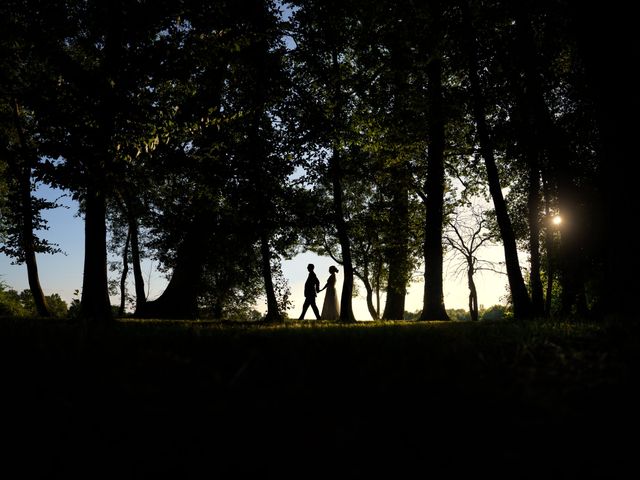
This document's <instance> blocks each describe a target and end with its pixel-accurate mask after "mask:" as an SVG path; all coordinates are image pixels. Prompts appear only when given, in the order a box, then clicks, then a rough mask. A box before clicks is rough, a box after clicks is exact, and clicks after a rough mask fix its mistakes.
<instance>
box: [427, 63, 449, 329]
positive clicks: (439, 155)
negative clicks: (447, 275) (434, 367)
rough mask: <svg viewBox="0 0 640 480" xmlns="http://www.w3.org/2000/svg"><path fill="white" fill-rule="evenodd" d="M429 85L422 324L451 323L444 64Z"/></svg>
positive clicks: (432, 69) (435, 66)
mask: <svg viewBox="0 0 640 480" xmlns="http://www.w3.org/2000/svg"><path fill="white" fill-rule="evenodd" d="M427 75H428V81H429V86H428V88H429V90H428V92H429V93H428V95H429V156H428V159H427V179H426V182H425V192H426V196H427V198H426V202H425V209H426V219H425V223H424V263H425V267H424V268H425V271H424V297H423V308H422V313H421V314H420V320H449V316H448V315H447V311H446V309H445V306H444V289H443V285H442V261H443V253H442V225H443V222H444V181H445V177H444V147H445V138H444V123H445V119H444V109H443V104H442V60H441V59H440V58H433V59H431V61H430V62H429V64H428V66H427Z"/></svg>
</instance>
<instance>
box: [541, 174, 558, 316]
mask: <svg viewBox="0 0 640 480" xmlns="http://www.w3.org/2000/svg"><path fill="white" fill-rule="evenodd" d="M542 187H543V189H542V191H543V194H544V209H545V218H546V222H545V231H544V248H545V250H546V252H547V286H546V295H545V297H544V315H545V317H550V316H551V302H552V298H553V279H554V277H555V274H556V272H555V268H554V257H555V242H554V239H553V237H554V230H553V226H552V225H550V224H549V222H550V220H551V209H550V207H549V205H550V203H551V193H550V192H549V182H547V181H546V180H545V178H544V176H543V178H542Z"/></svg>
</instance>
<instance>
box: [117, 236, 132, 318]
mask: <svg viewBox="0 0 640 480" xmlns="http://www.w3.org/2000/svg"><path fill="white" fill-rule="evenodd" d="M130 241H131V227H129V228H128V230H127V239H126V240H125V242H124V250H123V252H122V275H121V276H120V308H119V309H118V315H119V316H120V317H122V316H124V311H125V306H126V303H127V274H128V273H129V242H130Z"/></svg>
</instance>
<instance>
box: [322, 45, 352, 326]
mask: <svg viewBox="0 0 640 480" xmlns="http://www.w3.org/2000/svg"><path fill="white" fill-rule="evenodd" d="M331 66H332V76H333V82H334V91H333V93H332V95H333V101H334V111H333V121H334V130H335V132H334V135H335V136H336V137H337V130H338V128H340V125H341V120H340V118H341V117H342V114H343V112H342V108H343V107H342V104H343V102H342V91H341V90H342V86H341V83H342V82H341V74H340V64H339V61H338V52H337V51H336V50H335V49H334V50H333V51H332V52H331ZM332 150H333V151H332V154H331V156H330V157H329V175H330V179H331V188H332V193H333V217H334V221H335V225H336V230H337V232H338V242H339V243H340V250H341V256H342V261H343V268H344V280H343V281H342V294H341V296H340V322H342V323H354V322H355V321H356V319H355V317H354V315H353V304H352V299H353V259H352V258H351V241H350V240H349V229H348V226H347V222H346V221H345V219H344V200H343V195H342V165H341V163H342V157H341V154H340V147H339V141H338V138H334V139H333V148H332Z"/></svg>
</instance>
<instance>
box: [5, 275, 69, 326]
mask: <svg viewBox="0 0 640 480" xmlns="http://www.w3.org/2000/svg"><path fill="white" fill-rule="evenodd" d="M45 299H46V301H47V305H48V306H49V309H50V311H51V314H52V316H53V317H56V318H65V317H67V313H68V309H67V303H66V302H65V301H64V300H62V298H60V295H58V294H57V293H54V294H52V295H47V296H46V297H45ZM0 316H2V317H37V316H38V312H37V310H36V307H35V303H34V301H33V295H32V294H31V290H23V291H22V292H20V293H18V292H17V291H16V290H13V289H12V288H8V287H7V286H6V285H5V284H4V283H2V282H0Z"/></svg>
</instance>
